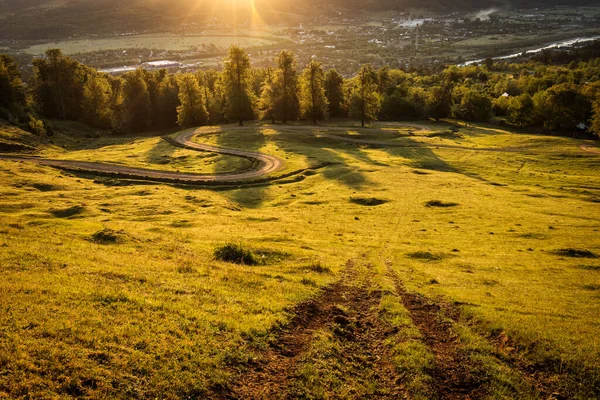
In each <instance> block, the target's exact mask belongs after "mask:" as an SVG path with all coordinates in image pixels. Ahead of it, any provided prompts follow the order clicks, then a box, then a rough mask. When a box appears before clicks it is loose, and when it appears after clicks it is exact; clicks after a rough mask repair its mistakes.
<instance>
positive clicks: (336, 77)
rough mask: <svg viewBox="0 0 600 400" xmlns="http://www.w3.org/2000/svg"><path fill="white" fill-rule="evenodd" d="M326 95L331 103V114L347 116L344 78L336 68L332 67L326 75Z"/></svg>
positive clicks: (333, 115)
mask: <svg viewBox="0 0 600 400" xmlns="http://www.w3.org/2000/svg"><path fill="white" fill-rule="evenodd" d="M325 97H326V98H327V103H328V104H329V115H330V116H332V117H345V116H346V112H345V110H344V105H345V103H346V99H345V95H344V78H343V77H342V76H341V75H340V74H339V73H338V72H337V71H336V70H335V69H330V70H329V71H327V74H326V75H325Z"/></svg>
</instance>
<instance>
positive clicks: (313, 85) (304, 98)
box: [300, 60, 327, 124]
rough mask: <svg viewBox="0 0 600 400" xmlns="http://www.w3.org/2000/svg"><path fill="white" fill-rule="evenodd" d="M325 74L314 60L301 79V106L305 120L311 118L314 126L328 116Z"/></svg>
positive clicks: (319, 64)
mask: <svg viewBox="0 0 600 400" xmlns="http://www.w3.org/2000/svg"><path fill="white" fill-rule="evenodd" d="M324 81H325V73H324V71H323V67H322V65H321V63H319V62H316V61H315V60H312V61H311V62H310V63H309V64H308V66H307V67H306V68H305V69H304V72H303V73H302V76H301V77H300V106H301V110H302V115H303V116H304V118H311V119H312V121H313V124H316V123H317V120H318V119H323V118H325V117H326V115H327V98H326V97H325V87H324Z"/></svg>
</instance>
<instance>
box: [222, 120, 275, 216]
mask: <svg viewBox="0 0 600 400" xmlns="http://www.w3.org/2000/svg"><path fill="white" fill-rule="evenodd" d="M246 135H247V136H246ZM216 142H217V146H219V147H225V148H230V149H242V150H245V151H252V152H257V153H260V152H261V149H262V148H263V147H264V146H265V144H266V143H267V142H268V138H267V136H266V135H264V133H263V132H262V131H261V129H260V128H258V127H255V126H248V127H237V126H232V125H229V126H223V127H221V132H219V133H217V134H216ZM226 172H231V168H228V167H227V166H226V164H225V163H217V164H216V165H215V173H216V174H223V173H226ZM268 188H269V187H268V186H267V185H260V186H251V187H244V188H238V189H231V190H227V191H223V192H221V193H222V194H223V195H224V196H225V197H227V198H228V199H229V200H230V201H233V202H235V203H236V204H238V205H240V206H242V207H246V208H254V209H256V208H260V207H261V206H262V205H263V203H264V201H265V199H266V192H267V190H268Z"/></svg>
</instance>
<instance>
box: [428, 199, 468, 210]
mask: <svg viewBox="0 0 600 400" xmlns="http://www.w3.org/2000/svg"><path fill="white" fill-rule="evenodd" d="M459 205H460V204H458V203H452V202H444V201H441V200H431V201H428V202H426V203H425V206H426V207H440V208H448V207H458V206H459Z"/></svg>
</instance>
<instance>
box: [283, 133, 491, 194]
mask: <svg viewBox="0 0 600 400" xmlns="http://www.w3.org/2000/svg"><path fill="white" fill-rule="evenodd" d="M278 129H279V131H280V134H279V139H280V141H278V144H279V146H281V147H282V148H283V149H284V150H286V151H288V152H292V153H295V154H298V155H303V156H305V157H306V158H307V159H316V160H319V161H328V162H332V163H338V164H339V165H335V166H331V167H328V168H327V169H326V170H325V172H324V173H323V176H324V177H325V178H327V179H331V180H337V181H339V182H340V183H342V184H344V185H346V186H348V187H350V188H352V189H357V190H360V189H364V188H366V187H369V186H375V185H376V183H374V182H372V181H370V180H369V179H368V178H367V176H365V175H364V174H363V173H361V172H359V169H358V168H356V167H352V166H349V165H347V161H348V160H347V157H344V156H348V157H352V158H354V159H356V160H358V161H360V162H362V163H366V164H368V165H371V166H375V167H389V165H388V164H385V163H382V162H381V161H379V160H374V159H372V158H371V157H369V155H368V154H367V153H366V152H365V151H363V150H362V148H376V149H380V150H382V151H384V152H386V153H388V154H389V155H391V156H393V157H399V158H404V159H406V160H407V161H408V162H407V165H408V166H409V167H412V168H417V169H423V170H430V171H438V172H450V173H457V174H462V175H464V176H467V177H469V178H473V179H476V180H479V181H483V182H486V183H490V182H488V181H487V180H486V179H484V178H482V177H480V176H479V175H477V174H474V173H470V172H467V171H465V170H461V169H459V168H456V167H455V166H453V165H451V164H449V163H448V162H446V161H445V160H443V159H442V158H441V157H440V156H438V155H437V154H436V153H435V152H434V149H435V146H434V145H433V146H428V145H424V144H423V143H421V142H418V141H416V140H414V139H412V138H411V137H410V136H402V137H401V138H400V140H398V139H396V140H394V141H393V142H390V143H393V144H394V145H393V146H386V145H385V144H366V143H350V142H344V141H341V140H337V139H335V138H332V137H316V136H313V133H315V132H322V133H329V132H330V130H328V129H327V127H311V126H306V127H290V129H285V128H280V127H278ZM349 130H350V129H349ZM351 130H352V131H355V132H357V133H359V134H360V133H363V132H364V133H365V134H366V135H365V136H367V135H368V137H366V138H365V139H367V140H374V141H377V136H378V133H380V134H381V136H382V137H384V138H385V137H386V136H387V137H389V132H385V131H384V130H383V129H382V128H378V127H376V128H352V129H351ZM330 134H332V135H336V136H340V137H348V135H344V134H343V132H335V131H334V132H332V133H330ZM360 139H363V138H360ZM384 140H385V139H384ZM448 150H449V151H451V150H452V149H448ZM456 151H473V150H456Z"/></svg>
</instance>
